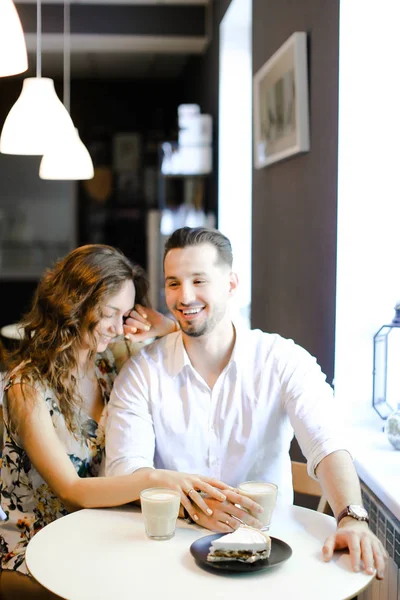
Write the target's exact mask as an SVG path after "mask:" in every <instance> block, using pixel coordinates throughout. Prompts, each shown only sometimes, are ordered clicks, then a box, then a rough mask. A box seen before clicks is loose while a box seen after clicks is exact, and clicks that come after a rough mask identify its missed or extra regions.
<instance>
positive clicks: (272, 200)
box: [252, 0, 339, 381]
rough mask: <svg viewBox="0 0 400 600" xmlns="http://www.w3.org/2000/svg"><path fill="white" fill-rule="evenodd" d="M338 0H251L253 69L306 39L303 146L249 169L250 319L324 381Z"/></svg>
mask: <svg viewBox="0 0 400 600" xmlns="http://www.w3.org/2000/svg"><path fill="white" fill-rule="evenodd" d="M338 27H339V2H338V0H302V1H301V2H299V1H298V0H280V2H276V1H275V0H254V1H253V73H255V72H257V71H258V69H259V68H260V67H261V66H262V65H263V64H264V62H265V61H266V60H267V59H268V58H269V57H270V56H271V55H272V54H273V53H274V52H275V51H276V50H277V49H278V48H279V47H280V46H281V44H283V42H284V41H285V40H286V39H287V38H288V37H289V36H290V35H291V34H292V33H293V32H295V31H306V32H307V33H308V38H309V90H310V125H311V150H310V152H308V153H306V154H303V155H297V156H294V157H291V158H289V159H287V160H285V161H281V162H278V163H275V164H272V165H270V166H268V167H265V168H263V169H261V170H254V172H253V228H252V229H253V247H252V253H253V269H252V326H253V327H259V328H261V329H263V330H265V331H273V332H277V333H280V334H281V335H283V336H285V337H290V338H293V339H294V340H295V341H296V342H297V343H299V344H300V345H302V346H303V347H305V348H306V349H307V350H308V351H309V352H311V354H313V355H314V356H316V358H317V360H318V362H319V363H320V364H321V366H322V369H323V371H324V372H325V373H326V374H327V376H328V380H329V381H332V377H333V362H334V323H335V277H336V270H335V269H336V193H337V131H338V118H337V113H338V35H339V32H338Z"/></svg>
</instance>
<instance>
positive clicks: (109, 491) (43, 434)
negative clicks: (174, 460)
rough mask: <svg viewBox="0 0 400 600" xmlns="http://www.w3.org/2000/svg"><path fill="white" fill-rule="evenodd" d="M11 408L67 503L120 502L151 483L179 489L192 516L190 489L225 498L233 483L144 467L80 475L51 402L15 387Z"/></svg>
mask: <svg viewBox="0 0 400 600" xmlns="http://www.w3.org/2000/svg"><path fill="white" fill-rule="evenodd" d="M31 395H32V392H31V391H30V396H31ZM8 409H9V413H10V415H12V417H13V421H14V422H15V423H16V426H17V431H18V435H19V437H20V440H21V443H22V445H23V447H24V449H25V451H26V453H27V455H28V456H29V459H30V460H31V462H32V464H33V465H34V467H35V468H36V470H37V471H38V473H39V474H40V475H41V477H42V478H43V479H44V480H45V481H46V483H47V484H48V485H49V487H50V488H51V490H52V491H53V492H54V494H55V495H56V496H58V497H59V498H60V499H61V500H62V501H63V502H64V503H65V504H66V505H69V506H73V507H76V508H99V507H105V506H119V505H121V504H126V503H128V502H132V501H134V500H137V499H138V498H139V497H140V492H141V491H142V490H143V489H146V488H148V487H168V488H170V489H175V490H178V491H179V492H180V493H181V501H182V504H183V505H184V506H185V508H186V509H187V510H188V511H189V512H190V513H191V515H192V516H193V515H194V514H195V511H194V510H193V507H192V505H191V502H190V500H189V499H188V497H187V495H186V493H185V492H187V491H188V490H191V489H195V490H200V491H203V492H205V493H207V494H209V495H211V496H212V497H214V498H217V499H219V500H225V495H224V494H223V493H222V492H220V491H219V489H224V488H226V487H228V486H226V484H224V483H223V482H220V481H218V480H214V479H212V478H208V477H199V476H197V475H191V474H187V473H177V472H174V471H167V470H165V471H164V470H157V469H151V468H143V469H138V470H137V471H136V472H135V473H132V474H130V475H119V476H115V477H93V478H80V477H79V476H78V474H77V472H76V471H75V468H74V466H73V464H72V462H71V461H70V459H69V457H68V455H67V453H66V452H65V449H64V448H63V446H62V444H61V442H60V440H59V439H58V437H57V435H56V432H55V429H54V426H53V422H52V420H51V417H50V414H49V412H48V409H47V407H46V404H45V402H44V401H43V400H42V399H41V398H40V397H39V395H37V396H36V397H35V398H28V399H27V395H26V394H25V395H24V393H23V389H22V386H21V385H19V384H16V385H13V386H12V387H11V388H10V389H9V390H8ZM218 488H219V489H218ZM191 498H192V500H193V501H197V504H198V507H199V508H200V509H201V510H203V511H204V512H205V513H206V514H209V513H208V511H209V508H208V506H207V505H206V503H205V502H204V500H203V499H202V497H201V496H200V494H192V495H191Z"/></svg>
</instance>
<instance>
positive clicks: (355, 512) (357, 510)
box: [337, 504, 369, 525]
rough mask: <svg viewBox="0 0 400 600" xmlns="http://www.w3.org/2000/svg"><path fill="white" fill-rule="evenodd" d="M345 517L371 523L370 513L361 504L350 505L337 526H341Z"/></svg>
mask: <svg viewBox="0 0 400 600" xmlns="http://www.w3.org/2000/svg"><path fill="white" fill-rule="evenodd" d="M344 517H351V518H352V519H356V520H357V521H366V522H367V523H369V517H368V513H367V511H366V510H365V508H364V507H363V506H360V505H359V504H349V506H346V508H344V509H343V510H342V512H341V513H340V514H339V516H338V518H337V524H338V525H339V523H340V521H341V520H342V519H344Z"/></svg>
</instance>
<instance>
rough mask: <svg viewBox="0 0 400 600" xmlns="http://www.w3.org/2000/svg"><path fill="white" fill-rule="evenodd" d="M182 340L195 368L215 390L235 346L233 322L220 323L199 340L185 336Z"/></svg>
mask: <svg viewBox="0 0 400 600" xmlns="http://www.w3.org/2000/svg"><path fill="white" fill-rule="evenodd" d="M182 339H183V344H184V346H185V350H186V352H187V354H188V356H189V359H190V362H191V363H192V366H193V368H194V369H195V370H196V371H197V372H198V373H199V375H201V376H202V378H203V379H204V381H206V383H207V384H208V385H209V387H210V388H213V387H214V384H215V382H216V381H217V379H218V377H219V376H220V375H221V373H222V371H223V370H224V368H225V367H226V365H227V364H228V362H229V360H230V358H231V355H232V351H233V347H234V345H235V339H236V332H235V328H234V326H233V323H232V321H228V322H226V323H219V324H218V326H217V327H216V328H215V329H214V330H213V331H211V332H210V333H208V334H205V335H202V336H200V337H198V338H196V337H191V336H189V335H185V334H183V335H182Z"/></svg>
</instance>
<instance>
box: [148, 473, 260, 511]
mask: <svg viewBox="0 0 400 600" xmlns="http://www.w3.org/2000/svg"><path fill="white" fill-rule="evenodd" d="M150 481H151V486H152V487H166V488H170V489H172V490H177V491H178V492H179V493H180V495H181V504H182V506H183V507H184V508H186V510H187V512H188V513H189V515H190V516H191V518H192V519H193V520H194V521H199V520H200V515H201V514H203V516H204V515H207V516H208V517H210V516H211V515H212V514H213V508H211V507H210V506H208V504H207V502H205V499H204V497H203V496H202V495H201V494H200V493H199V492H203V493H205V494H207V496H208V497H209V498H208V501H209V500H211V499H213V500H214V501H215V503H216V506H217V505H218V504H220V503H221V502H224V501H225V499H226V497H227V494H228V493H229V489H227V488H228V487H229V486H227V484H226V483H224V482H223V481H219V480H218V479H214V478H213V477H203V476H201V475H193V474H191V473H180V472H178V471H168V470H167V469H154V471H153V472H152V473H151V474H150ZM221 490H223V491H221ZM236 495H238V494H236ZM250 502H251V500H250ZM253 504H255V502H253ZM255 506H258V505H257V504H255Z"/></svg>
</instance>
